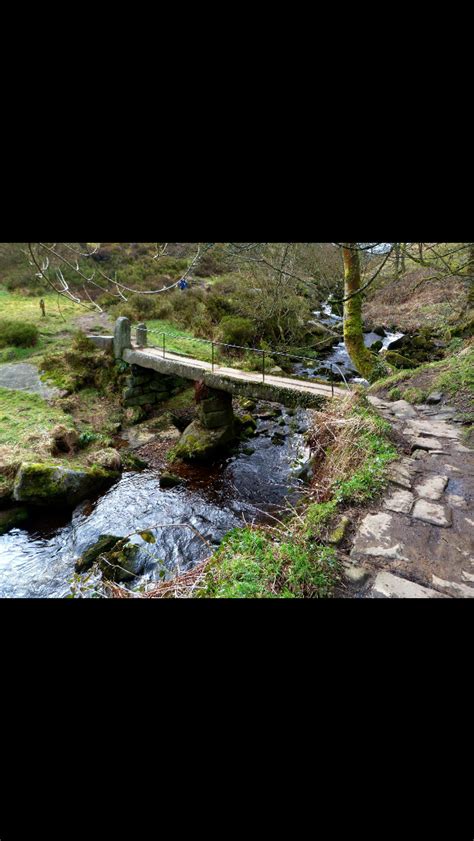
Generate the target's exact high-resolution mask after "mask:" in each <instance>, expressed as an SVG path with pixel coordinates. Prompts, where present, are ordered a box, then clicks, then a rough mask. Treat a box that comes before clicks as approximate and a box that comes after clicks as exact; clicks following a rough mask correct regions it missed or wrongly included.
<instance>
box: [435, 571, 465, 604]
mask: <svg viewBox="0 0 474 841" xmlns="http://www.w3.org/2000/svg"><path fill="white" fill-rule="evenodd" d="M433 584H434V585H435V587H441V589H443V590H448V591H449V592H450V593H451V594H452V595H453V596H460V597H461V598H463V599H474V587H469V586H468V585H467V584H458V583H457V582H456V581H444V580H443V579H442V578H438V577H437V576H436V575H433Z"/></svg>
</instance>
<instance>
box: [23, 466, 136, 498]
mask: <svg viewBox="0 0 474 841" xmlns="http://www.w3.org/2000/svg"><path fill="white" fill-rule="evenodd" d="M119 475H120V474H119V473H118V472H115V471H109V470H104V468H102V467H89V468H83V469H80V470H74V469H73V468H67V467H61V466H58V465H48V464H37V463H31V462H24V463H23V464H22V465H21V467H20V469H19V471H18V473H17V475H16V478H15V484H14V488H13V497H14V499H15V500H16V501H17V502H24V503H26V504H28V505H50V504H51V503H57V504H58V505H64V506H74V505H77V503H78V502H82V500H83V499H87V497H89V496H91V495H93V494H94V493H98V492H99V491H100V490H102V489H103V488H104V487H106V486H107V485H108V484H110V482H112V481H114V480H115V479H117V478H119Z"/></svg>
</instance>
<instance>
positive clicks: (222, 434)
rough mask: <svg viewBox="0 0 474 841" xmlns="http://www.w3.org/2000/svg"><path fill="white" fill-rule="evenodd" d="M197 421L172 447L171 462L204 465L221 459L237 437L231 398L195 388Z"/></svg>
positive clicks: (203, 387)
mask: <svg viewBox="0 0 474 841" xmlns="http://www.w3.org/2000/svg"><path fill="white" fill-rule="evenodd" d="M195 393H196V403H197V418H196V420H194V421H193V422H192V423H191V424H190V425H189V426H188V427H187V428H186V429H185V430H184V432H183V434H182V436H181V438H180V440H179V441H178V444H177V445H176V446H175V447H174V458H178V459H183V460H184V461H190V462H192V461H198V462H207V461H208V460H209V459H211V460H213V459H214V457H218V456H220V455H222V454H223V453H224V452H225V451H226V450H227V449H228V448H229V447H230V446H231V445H232V444H233V443H234V441H235V439H236V437H237V430H236V423H235V417H234V412H233V409H232V395H231V394H229V393H228V392H226V391H219V390H218V389H215V388H210V387H209V386H207V385H205V383H204V382H202V381H200V382H197V383H196V384H195Z"/></svg>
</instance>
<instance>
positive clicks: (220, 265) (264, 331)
mask: <svg viewBox="0 0 474 841" xmlns="http://www.w3.org/2000/svg"><path fill="white" fill-rule="evenodd" d="M33 245H34V244H33ZM36 245H38V244H36ZM93 245H94V244H90V243H89V244H88V243H73V244H70V245H67V244H59V245H56V246H54V248H53V250H51V248H49V247H48V248H47V249H46V251H45V253H44V254H43V253H42V252H41V249H37V250H36V251H35V249H33V250H31V251H30V252H28V248H27V244H0V316H1V317H0V364H1V363H7V362H13V363H15V362H19V361H25V360H28V359H31V360H32V361H33V362H34V363H35V364H37V365H38V367H39V369H40V371H41V373H42V376H43V378H45V380H47V381H48V383H50V384H52V385H54V386H56V388H58V389H61V390H62V394H60V395H59V396H58V397H56V398H54V399H53V401H52V402H51V401H45V400H44V399H43V398H41V397H39V395H35V394H28V393H25V392H20V391H15V390H12V389H5V388H0V508H1V507H2V506H3V505H4V504H6V503H5V500H7V501H8V500H9V499H10V498H11V492H12V481H13V478H14V476H15V475H16V474H17V472H18V469H19V466H20V465H21V464H22V463H23V462H28V463H33V462H36V461H38V460H39V459H41V460H43V461H44V464H46V466H47V467H48V469H49V468H51V467H53V466H59V467H64V468H68V469H72V470H79V469H84V470H89V469H96V468H99V467H100V460H101V458H102V459H105V462H106V463H107V464H109V467H110V465H112V464H113V463H115V462H114V459H115V458H116V456H115V455H114V454H113V452H115V453H116V455H117V457H118V459H119V462H120V463H121V464H126V462H127V453H126V449H124V450H123V454H122V456H121V455H120V454H118V453H117V452H116V451H114V450H113V448H114V447H115V446H116V445H117V446H119V445H118V442H119V440H120V435H122V434H123V433H124V432H128V430H129V429H130V427H132V426H134V425H136V424H137V423H138V424H140V422H142V421H144V420H145V419H148V421H150V420H151V421H152V422H153V421H154V422H156V430H158V428H159V427H160V424H162V426H163V429H164V428H165V427H166V425H168V426H169V427H171V426H173V424H174V427H175V428H174V432H176V429H179V432H183V431H184V429H185V428H186V427H187V425H188V422H191V419H192V417H191V415H192V412H191V410H189V408H188V404H189V403H190V402H191V398H192V394H191V392H190V391H189V390H187V391H186V392H183V393H182V394H177V395H174V396H173V397H172V398H170V399H169V400H168V402H164V403H163V405H162V406H161V407H151V410H150V407H147V409H146V410H144V409H142V408H141V407H139V406H136V407H134V408H133V409H131V408H129V409H125V408H124V405H123V400H122V391H123V384H124V377H125V375H126V368H127V366H125V364H124V363H120V362H119V363H116V362H114V361H113V359H112V357H109V356H108V355H107V354H106V353H105V352H103V351H98V350H97V348H95V347H93V346H92V345H91V344H90V343H89V342H88V340H87V339H85V337H84V336H83V332H92V333H104V332H108V333H110V332H111V331H112V329H113V324H114V320H115V318H116V317H118V316H127V317H128V318H129V319H130V320H131V321H132V324H133V326H134V327H136V325H137V324H138V323H139V322H145V323H146V325H147V327H148V331H149V332H148V343H149V345H152V346H156V347H162V346H163V338H164V340H165V342H166V351H167V352H171V353H177V354H183V355H187V356H192V357H194V358H197V359H202V360H205V361H207V362H210V361H211V360H212V359H213V358H214V360H215V362H216V363H217V364H218V365H219V364H220V365H227V366H236V367H239V368H240V369H243V370H261V369H262V360H264V364H265V371H267V372H268V371H270V372H275V373H293V372H294V368H293V362H294V360H291V359H290V357H289V356H280V355H278V351H281V352H282V353H284V354H291V353H293V354H296V355H300V356H305V355H306V358H307V359H311V360H313V362H315V361H316V360H317V359H318V358H319V359H321V358H322V357H323V356H324V353H325V352H326V351H327V350H328V349H330V348H333V347H334V346H335V345H337V343H338V342H340V340H341V337H342V325H341V324H340V323H339V324H338V323H336V320H335V319H333V321H332V322H329V323H328V320H327V319H326V323H324V321H325V319H324V318H323V317H321V316H320V315H316V313H317V312H319V313H320V311H321V309H322V306H323V304H324V302H326V301H328V300H329V301H331V302H332V312H333V313H339V314H340V315H342V314H344V339H345V345H346V348H347V350H348V352H349V354H350V356H351V359H352V362H353V363H354V365H355V367H356V368H357V372H358V373H359V374H361V375H362V376H364V377H365V378H366V379H367V380H368V381H369V382H370V383H371V385H370V386H369V389H368V391H369V393H373V394H377V395H378V396H381V397H384V398H385V399H387V400H392V401H395V400H400V399H404V400H407V401H408V402H411V403H422V402H425V401H426V400H427V399H428V398H429V396H430V394H431V393H432V392H442V393H443V394H444V395H445V396H446V398H447V399H448V400H449V404H450V406H452V407H454V409H456V410H457V411H458V413H460V416H461V420H464V424H465V427H466V430H465V431H466V435H467V437H468V436H469V433H471V434H472V423H473V421H474V413H473V397H474V379H473V371H474V346H473V344H472V333H473V315H474V297H473V296H474V292H473V275H474V268H473V267H474V262H473V261H472V260H471V256H472V255H473V254H474V249H473V247H472V244H469V243H467V244H439V245H436V244H435V246H436V247H435V246H433V244H420V243H391V244H390V243H389V244H383V243H381V244H380V243H379V244H372V245H375V246H376V247H370V248H369V247H368V246H367V244H363V243H341V244H336V243H334V244H330V243H326V244H324V243H323V244H321V243H313V244H308V243H306V244H305V243H299V244H298V243H296V244H288V243H273V244H240V245H239V244H235V243H234V244H232V243H230V244H229V243H224V244H212V243H211V244H199V245H198V248H197V251H196V244H179V243H175V244H170V245H169V244H151V243H148V244H147V243H129V244H121V243H106V244H102V245H100V246H98V247H97V248H94V247H92V246H93ZM164 245H166V249H165V248H162V246H164ZM369 245H370V244H369ZM201 246H203V247H201ZM257 246H258V247H257ZM25 253H26V255H28V253H30V257H31V260H30V262H28V258H27V259H26V261H25ZM196 254H197V255H198V257H199V259H196V256H195V255H196ZM45 255H46V257H45ZM47 262H48V265H47ZM182 277H186V280H187V287H186V288H184V289H180V288H178V287H177V283H178V282H179V280H180V278H182ZM88 278H89V280H88ZM53 290H57V291H53ZM160 290H161V291H162V293H163V294H154V293H155V292H156V293H158V292H159V291H160ZM145 293H146V294H145ZM149 293H153V294H149ZM364 330H366V331H369V330H370V331H374V332H375V331H377V330H378V331H379V332H378V335H380V336H381V337H384V335H385V331H387V330H390V331H393V332H394V331H400V332H402V333H405V334H406V335H404V336H401V337H400V338H399V339H397V340H396V341H395V342H394V343H393V346H392V347H391V348H389V349H388V350H387V349H383V348H381V344H382V342H381V341H380V342H379V346H378V347H377V348H376V350H375V349H368V348H367V347H366V346H365V344H364V335H363V331H364ZM163 334H166V336H165V337H163ZM210 342H214V343H216V345H215V348H214V351H213V350H212V347H211V344H210ZM219 343H226V344H230V345H238V346H239V347H238V348H225V349H224V347H223V346H222V344H219ZM251 348H256V349H257V351H260V353H258V352H257V353H255V352H254V351H253V350H251ZM380 350H382V353H379V351H380ZM272 351H273V353H272ZM263 352H265V357H263ZM140 399H142V397H140ZM251 404H252V401H250V408H248V409H247V411H250V413H251V412H252V411H253V409H254V408H255V406H253V407H252V405H251ZM180 413H181V414H182V418H180V417H178V415H179V414H180ZM311 417H312V428H311V431H310V434H309V436H308V444H309V446H310V448H311V452H312V478H311V480H310V482H309V483H308V484H307V486H306V490H305V493H304V496H303V499H302V500H301V501H300V502H299V503H298V505H297V506H296V508H293V509H288V510H287V511H285V512H284V513H282V514H280V515H279V516H278V517H276V518H274V520H273V521H272V524H271V525H258V526H250V525H247V526H245V527H243V528H239V529H233V530H232V531H231V532H230V533H229V534H228V535H227V536H226V537H225V539H224V540H223V542H222V544H221V545H220V547H219V548H218V549H217V551H215V552H213V553H212V554H211V553H210V555H209V557H208V558H207V560H206V561H205V562H204V563H202V564H200V565H198V566H197V567H196V568H195V569H194V570H189V571H187V572H186V573H184V575H178V576H176V577H175V579H173V581H170V580H166V581H163V582H161V583H159V584H157V585H156V586H155V587H152V588H151V589H149V590H148V591H147V592H146V593H143V592H135V591H134V590H133V589H127V588H125V587H123V586H122V585H121V584H120V583H119V582H113V581H112V582H109V584H108V585H107V586H108V587H109V592H110V594H111V595H113V596H116V597H121V598H128V597H147V598H148V597H157V598H162V597H173V596H175V597H188V598H189V597H192V598H327V597H330V596H333V595H338V594H341V593H344V592H345V590H346V588H347V587H350V584H349V583H348V580H347V578H346V576H345V566H344V552H343V551H341V550H344V549H345V550H346V552H347V549H348V547H349V546H350V540H351V535H352V534H353V531H354V525H355V523H356V522H357V521H358V518H359V516H360V513H361V511H362V510H363V509H364V507H365V506H367V505H368V504H370V503H372V501H373V500H374V499H377V497H378V495H379V494H380V493H381V491H382V490H383V488H384V486H385V483H386V476H387V468H388V465H389V464H390V463H391V462H392V461H393V460H394V459H395V458H397V455H398V450H397V442H396V441H395V440H394V438H393V436H392V433H391V427H390V425H389V424H387V423H386V422H385V421H383V420H381V419H380V417H379V416H378V415H377V414H376V413H375V412H374V411H373V410H372V409H371V408H370V406H369V404H368V402H367V401H366V399H365V397H364V393H363V388H362V387H360V386H359V387H357V388H356V389H354V393H353V394H352V395H351V396H350V397H349V398H348V399H345V400H338V401H333V400H329V401H328V402H327V404H326V406H325V408H324V410H322V411H319V412H311ZM181 421H183V422H182V423H181ZM150 428H151V427H150V426H149V427H147V429H146V430H145V437H146V433H147V432H148V431H149V429H150ZM160 428H161V427H160ZM58 430H59V431H58ZM139 432H140V427H138V431H137V438H139ZM178 437H179V436H178ZM273 440H274V441H275V442H276V443H277V442H278V435H277V434H276V435H275V436H274V438H272V441H273ZM466 440H467V438H466ZM58 442H60V443H59V444H58ZM64 442H65V443H64ZM68 442H69V443H68ZM71 442H72V443H71ZM120 443H121V445H122V444H123V443H124V441H121V442H120ZM69 444H70V446H69ZM165 444H166V446H168V445H169V448H171V442H170V441H168V439H166V438H164V439H163V446H165ZM174 445H175V446H176V437H175V439H174ZM249 449H251V448H249ZM110 450H113V452H112V453H111V452H110ZM104 451H106V452H105V456H104ZM138 461H139V459H138ZM130 463H131V462H130ZM110 470H111V471H112V472H111V475H112V473H113V472H114V470H112V468H111V467H110ZM115 475H118V473H117V470H115ZM2 500H3V502H2ZM12 516H13V515H12ZM15 516H16V517H20V519H19V520H15V522H20V521H21V522H23V521H24V512H19V511H17V512H16V514H15ZM12 522H13V521H12Z"/></svg>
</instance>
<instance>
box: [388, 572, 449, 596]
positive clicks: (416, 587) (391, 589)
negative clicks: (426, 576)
mask: <svg viewBox="0 0 474 841" xmlns="http://www.w3.org/2000/svg"><path fill="white" fill-rule="evenodd" d="M372 596H373V597H374V598H376V599H446V598H448V596H446V595H444V594H443V593H438V592H437V591H436V590H432V589H430V588H428V587H423V586H422V585H421V584H415V582H414V581H408V580H407V579H406V578H400V577H399V576H398V575H392V573H390V572H386V571H385V570H384V571H383V572H379V573H378V575H377V578H376V579H375V582H374V584H373V586H372Z"/></svg>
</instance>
